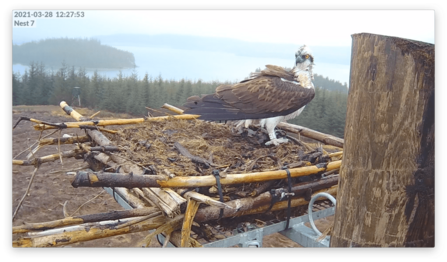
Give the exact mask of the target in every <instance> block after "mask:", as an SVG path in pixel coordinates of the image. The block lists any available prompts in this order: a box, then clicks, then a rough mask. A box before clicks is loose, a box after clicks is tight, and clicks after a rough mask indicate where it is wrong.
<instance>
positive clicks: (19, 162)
mask: <svg viewBox="0 0 447 262" xmlns="http://www.w3.org/2000/svg"><path fill="white" fill-rule="evenodd" d="M83 153H85V151H84V150H81V149H73V150H70V151H64V152H61V153H60V154H52V155H48V156H43V157H38V158H34V159H33V160H12V164H13V165H21V166H35V165H36V164H37V163H41V164H42V163H46V162H51V161H56V160H58V159H60V158H61V157H63V158H69V157H75V156H76V155H79V154H83Z"/></svg>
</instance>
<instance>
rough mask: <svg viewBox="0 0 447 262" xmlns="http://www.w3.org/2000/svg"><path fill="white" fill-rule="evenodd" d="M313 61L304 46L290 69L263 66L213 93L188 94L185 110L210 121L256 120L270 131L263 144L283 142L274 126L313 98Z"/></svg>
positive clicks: (240, 123) (294, 114) (296, 113)
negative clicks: (241, 79)
mask: <svg viewBox="0 0 447 262" xmlns="http://www.w3.org/2000/svg"><path fill="white" fill-rule="evenodd" d="M313 60H314V58H313V56H312V54H311V51H310V49H309V48H308V47H307V46H306V45H304V46H302V47H300V49H299V50H298V51H297V52H296V53H295V66H294V67H293V68H292V69H291V70H286V69H284V68H283V67H279V66H274V65H266V69H264V70H262V71H260V72H256V73H252V74H251V76H250V78H248V79H246V80H243V81H241V82H239V83H237V84H234V85H220V86H218V87H217V88H216V93H214V94H210V95H202V96H201V97H199V96H192V97H189V98H188V99H187V103H186V104H185V107H187V108H188V109H186V110H185V113H186V114H197V115H200V117H199V119H203V120H211V121H222V120H242V121H239V122H238V125H239V126H241V125H244V124H245V126H246V127H248V126H249V125H250V124H251V123H253V122H254V120H257V119H259V124H260V125H261V127H265V128H266V129H267V132H268V134H269V138H270V141H268V142H267V143H266V145H270V144H274V145H278V144H280V143H285V142H287V141H288V140H287V139H278V138H277V137H276V134H275V127H276V126H277V125H278V124H279V123H280V122H281V121H284V120H287V119H292V118H295V117H297V116H298V115H299V114H301V112H302V111H303V109H304V107H305V106H306V105H307V104H308V103H309V102H310V101H311V100H312V99H313V98H314V96H315V89H314V85H313V83H312V79H313V74H312V66H313V65H314V63H313Z"/></svg>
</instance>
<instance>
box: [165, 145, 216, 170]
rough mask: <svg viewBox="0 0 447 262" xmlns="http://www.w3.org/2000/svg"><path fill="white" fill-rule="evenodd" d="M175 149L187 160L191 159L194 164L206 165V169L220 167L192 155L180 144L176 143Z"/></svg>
mask: <svg viewBox="0 0 447 262" xmlns="http://www.w3.org/2000/svg"><path fill="white" fill-rule="evenodd" d="M174 147H175V148H176V149H177V150H178V151H179V152H180V154H182V155H183V156H186V157H187V158H189V159H191V161H192V162H194V163H198V164H202V165H205V166H206V167H209V166H213V167H217V166H218V165H216V164H214V163H212V162H210V161H208V160H206V159H204V158H201V157H198V156H194V155H193V154H191V153H190V152H189V151H188V149H186V148H185V147H184V146H182V145H181V144H180V143H179V142H175V143H174Z"/></svg>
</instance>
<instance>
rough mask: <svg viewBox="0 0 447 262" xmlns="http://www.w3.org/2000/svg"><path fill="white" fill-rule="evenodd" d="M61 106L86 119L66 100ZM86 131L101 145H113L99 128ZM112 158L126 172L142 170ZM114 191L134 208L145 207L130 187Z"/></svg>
mask: <svg viewBox="0 0 447 262" xmlns="http://www.w3.org/2000/svg"><path fill="white" fill-rule="evenodd" d="M60 106H61V108H62V109H63V110H64V111H65V112H66V113H67V114H68V115H70V116H72V117H73V118H74V119H76V120H77V121H80V120H83V119H86V118H85V117H83V116H82V115H81V114H79V113H78V112H76V110H74V109H73V108H71V107H70V106H68V105H67V103H66V102H64V101H62V102H61V103H60ZM86 132H87V134H88V135H89V136H90V137H91V138H92V140H93V141H95V142H96V143H97V144H98V145H100V146H111V145H112V143H111V142H110V140H109V139H108V138H107V137H106V136H105V135H104V134H102V133H101V132H99V131H98V130H86ZM111 158H112V160H113V161H114V162H116V163H118V164H120V165H121V164H122V165H123V170H124V171H126V172H130V171H136V172H141V169H140V168H138V167H136V166H135V165H131V166H130V168H128V165H124V164H123V162H124V161H123V160H122V159H120V158H118V159H117V157H116V155H112V156H111ZM129 169H130V170H129ZM124 171H122V172H124ZM114 191H115V192H116V193H118V194H119V195H121V196H122V197H123V198H124V199H126V200H127V202H128V203H129V204H130V205H131V206H132V207H133V208H143V207H145V203H144V202H143V201H141V200H140V199H139V198H138V197H136V196H134V195H132V194H130V193H129V190H128V189H126V188H121V187H117V188H114Z"/></svg>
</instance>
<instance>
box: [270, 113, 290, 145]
mask: <svg viewBox="0 0 447 262" xmlns="http://www.w3.org/2000/svg"><path fill="white" fill-rule="evenodd" d="M275 120H276V119H275ZM278 122H279V121H278V120H276V121H272V122H270V121H267V123H266V129H267V132H268V134H269V138H270V141H268V142H266V143H265V145H266V146H269V145H271V144H273V145H275V146H277V145H279V144H282V143H287V142H289V140H288V139H287V138H277V137H276V133H275V127H276V125H277V124H278Z"/></svg>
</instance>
